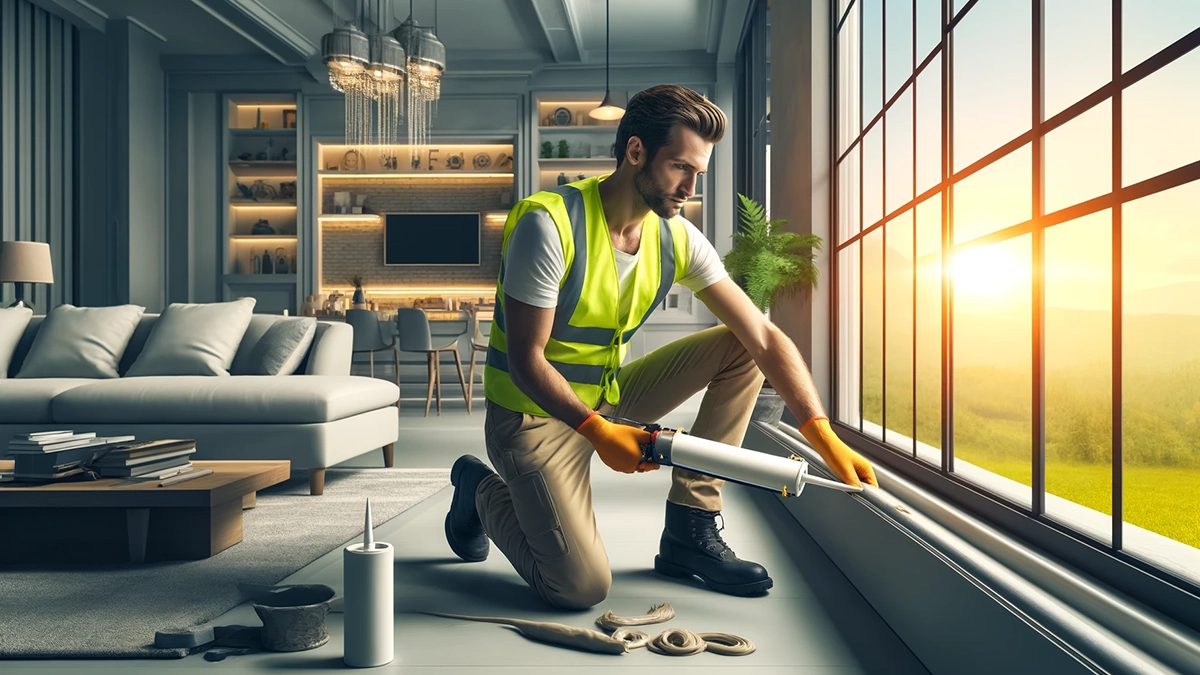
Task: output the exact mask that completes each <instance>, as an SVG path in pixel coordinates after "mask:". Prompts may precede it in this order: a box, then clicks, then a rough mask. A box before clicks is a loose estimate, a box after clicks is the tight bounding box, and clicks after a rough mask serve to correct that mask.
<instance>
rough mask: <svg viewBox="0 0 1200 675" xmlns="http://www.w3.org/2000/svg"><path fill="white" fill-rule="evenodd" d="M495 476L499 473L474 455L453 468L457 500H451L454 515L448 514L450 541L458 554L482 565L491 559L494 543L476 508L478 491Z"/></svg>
mask: <svg viewBox="0 0 1200 675" xmlns="http://www.w3.org/2000/svg"><path fill="white" fill-rule="evenodd" d="M494 475H496V472H495V471H492V469H491V468H490V467H489V466H488V465H487V464H484V463H483V462H482V461H480V459H479V458H478V457H476V456H474V455H463V456H462V457H459V458H458V459H457V460H455V462H454V466H453V467H451V468H450V484H451V485H453V486H454V497H453V499H452V500H451V501H450V513H447V514H446V542H447V543H449V544H450V550H452V551H454V553H455V555H457V556H458V557H460V558H462V559H463V560H465V561H467V562H479V561H481V560H487V557H488V549H489V548H490V547H491V543H490V542H489V541H488V538H487V534H485V533H484V531H483V523H482V522H481V521H480V520H479V512H478V511H477V510H476V509H475V492H476V491H477V490H478V489H479V484H480V483H481V482H483V479H485V478H487V477H488V476H494Z"/></svg>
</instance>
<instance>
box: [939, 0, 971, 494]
mask: <svg viewBox="0 0 1200 675" xmlns="http://www.w3.org/2000/svg"><path fill="white" fill-rule="evenodd" d="M973 1H974V0H972V2H973ZM950 2H951V0H942V471H943V472H944V473H951V472H953V471H954V348H953V347H954V312H953V307H954V286H953V284H951V283H950V271H951V262H952V261H951V260H950V257H949V255H948V254H949V252H950V242H952V241H953V237H952V236H951V235H952V234H953V227H954V223H953V219H952V218H951V217H950V215H951V212H952V210H953V209H954V190H953V187H954V186H953V185H952V184H951V183H950V158H951V157H953V156H954V155H953V150H954V135H953V134H952V133H951V129H952V127H953V122H954V81H953V75H954V69H953V66H954V59H953V56H954V49H953V47H954V36H953V34H952V33H951V32H950V28H949V22H950Z"/></svg>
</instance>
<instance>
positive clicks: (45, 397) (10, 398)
mask: <svg viewBox="0 0 1200 675" xmlns="http://www.w3.org/2000/svg"><path fill="white" fill-rule="evenodd" d="M95 382H96V380H94V379H90V378H65V377H46V378H40V379H30V380H19V379H12V380H6V381H5V382H4V384H3V385H0V424H50V423H52V422H53V421H54V418H53V416H52V415H51V408H50V402H51V401H53V400H54V397H55V396H58V395H59V394H61V393H62V392H64V391H67V390H68V389H72V388H75V387H80V386H84V385H88V384H94V383H95ZM7 442H8V441H4V443H7ZM4 449H5V446H4V445H0V453H3V452H4Z"/></svg>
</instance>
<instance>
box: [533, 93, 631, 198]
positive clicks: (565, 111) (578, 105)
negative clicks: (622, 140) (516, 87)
mask: <svg viewBox="0 0 1200 675" xmlns="http://www.w3.org/2000/svg"><path fill="white" fill-rule="evenodd" d="M603 95H604V94H603V92H599V93H591V92H585V93H579V92H575V93H543V94H539V95H537V97H536V99H535V100H536V102H535V105H534V109H535V110H536V115H537V117H536V119H535V120H534V125H533V129H534V134H533V136H534V137H533V139H532V144H531V145H532V147H533V151H534V157H535V159H534V160H533V161H532V162H530V164H531V166H532V167H533V180H532V182H531V185H533V186H534V189H536V190H544V189H546V188H550V187H554V186H556V185H559V184H560V183H563V182H568V183H569V182H572V181H576V180H579V179H580V177H581V176H582V177H589V178H590V177H591V176H599V175H603V174H607V173H611V172H612V171H613V170H614V169H616V168H617V160H616V159H615V158H614V157H613V146H614V144H615V142H616V136H617V124H618V122H617V121H612V122H606V121H600V120H594V119H592V118H591V117H588V111H589V110H592V109H593V108H595V107H596V106H598V105H600V100H601V98H603ZM563 141H565V142H566V150H567V157H560V156H559V155H560V144H561V143H562V142H563ZM544 143H550V156H549V157H547V156H545V155H546V149H545V147H544V146H543V144H544Z"/></svg>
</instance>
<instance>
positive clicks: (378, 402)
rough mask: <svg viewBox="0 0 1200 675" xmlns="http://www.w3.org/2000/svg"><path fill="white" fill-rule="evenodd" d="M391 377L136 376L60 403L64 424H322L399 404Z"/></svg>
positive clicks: (74, 393)
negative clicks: (385, 378) (389, 379)
mask: <svg viewBox="0 0 1200 675" xmlns="http://www.w3.org/2000/svg"><path fill="white" fill-rule="evenodd" d="M399 397H400V390H399V389H397V388H396V385H394V384H392V383H391V382H388V381H386V380H377V379H374V378H370V377H356V376H352V375H350V376H312V375H292V376H289V377H254V376H249V375H245V376H237V377H205V376H196V375H191V376H180V377H136V378H123V379H120V380H105V381H102V382H93V383H92V384H89V385H86V386H82V387H78V388H76V389H72V390H71V391H68V392H65V393H63V394H61V395H59V396H58V397H57V398H55V399H54V407H53V412H54V421H55V422H57V423H62V424H68V423H70V424H84V423H95V424H99V423H105V424H114V423H118V424H119V423H130V424H133V423H139V424H150V423H155V424H316V423H321V422H332V421H334V420H339V419H342V418H345V417H351V416H353V415H357V414H359V413H363V412H367V411H370V410H376V409H378V408H384V407H387V406H390V405H394V404H395V403H396V401H397V400H398V399H399Z"/></svg>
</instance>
